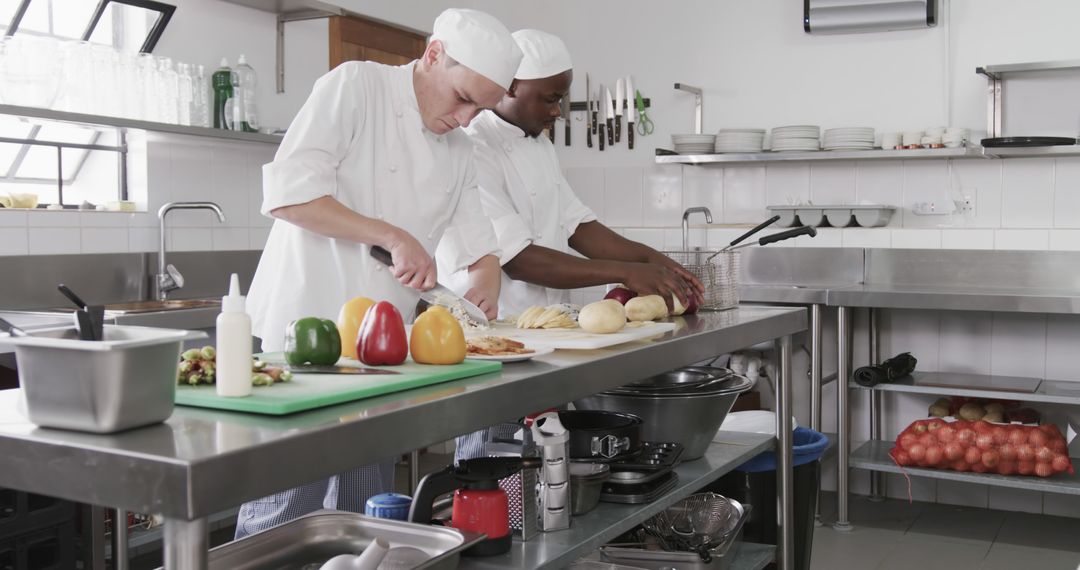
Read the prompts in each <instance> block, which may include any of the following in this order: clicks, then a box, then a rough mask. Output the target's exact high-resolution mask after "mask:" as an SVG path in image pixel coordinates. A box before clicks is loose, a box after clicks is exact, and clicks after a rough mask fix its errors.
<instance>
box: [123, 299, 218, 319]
mask: <svg viewBox="0 0 1080 570" xmlns="http://www.w3.org/2000/svg"><path fill="white" fill-rule="evenodd" d="M220 307H221V299H166V300H164V301H132V302H129V303H113V304H110V305H105V312H106V313H112V314H115V315H137V314H140V313H157V312H162V311H181V310H185V309H210V308H214V309H217V308H220Z"/></svg>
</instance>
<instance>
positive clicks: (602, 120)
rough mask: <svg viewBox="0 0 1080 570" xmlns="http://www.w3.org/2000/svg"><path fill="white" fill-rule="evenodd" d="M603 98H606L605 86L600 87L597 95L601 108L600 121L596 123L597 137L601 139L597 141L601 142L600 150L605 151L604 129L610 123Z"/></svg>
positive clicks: (598, 104)
mask: <svg viewBox="0 0 1080 570" xmlns="http://www.w3.org/2000/svg"><path fill="white" fill-rule="evenodd" d="M603 96H604V86H603V85H601V86H600V91H599V93H598V94H597V97H596V105H597V106H598V107H599V108H600V111H599V112H600V116H599V120H597V121H596V129H597V135H596V136H597V137H599V138H598V139H597V140H598V141H600V142H599V145H600V150H604V136H605V135H604V127H606V126H607V122H608V118H607V105H605V104H604V100H603V99H601V97H603Z"/></svg>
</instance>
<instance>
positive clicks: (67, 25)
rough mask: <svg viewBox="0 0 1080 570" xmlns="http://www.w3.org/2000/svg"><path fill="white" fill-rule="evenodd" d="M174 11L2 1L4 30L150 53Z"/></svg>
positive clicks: (132, 4)
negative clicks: (85, 41)
mask: <svg viewBox="0 0 1080 570" xmlns="http://www.w3.org/2000/svg"><path fill="white" fill-rule="evenodd" d="M175 10H176V6H173V5H171V4H165V3H163V2H157V1H155V0H99V1H98V2H96V3H95V2H93V1H92V0H0V32H3V33H4V35H6V36H12V35H14V34H24V35H38V36H48V37H53V38H59V39H66V40H80V39H81V40H87V41H90V42H91V43H97V44H103V45H108V46H112V47H115V48H117V49H119V50H122V51H141V52H144V53H150V52H152V51H154V46H155V45H156V44H157V41H158V39H159V38H160V37H161V33H162V32H163V31H164V30H165V27H166V26H168V24H169V20H170V19H171V18H172V14H173V12H174V11H175Z"/></svg>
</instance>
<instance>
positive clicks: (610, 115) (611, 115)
mask: <svg viewBox="0 0 1080 570" xmlns="http://www.w3.org/2000/svg"><path fill="white" fill-rule="evenodd" d="M604 107H605V108H606V109H607V112H606V113H604V118H605V119H606V120H607V143H608V146H615V128H614V125H613V124H612V123H613V122H614V121H615V105H614V104H613V103H612V102H611V90H610V89H608V88H607V87H605V88H604Z"/></svg>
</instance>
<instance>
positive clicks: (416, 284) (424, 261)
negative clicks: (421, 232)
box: [384, 230, 436, 291]
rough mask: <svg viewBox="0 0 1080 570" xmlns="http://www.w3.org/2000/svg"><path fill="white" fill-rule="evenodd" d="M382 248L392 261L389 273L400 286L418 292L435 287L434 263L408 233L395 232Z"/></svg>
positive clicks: (422, 247)
mask: <svg viewBox="0 0 1080 570" xmlns="http://www.w3.org/2000/svg"><path fill="white" fill-rule="evenodd" d="M384 247H385V248H386V249H387V250H389V251H390V257H392V258H393V260H394V265H392V266H391V267H390V272H391V273H392V274H393V276H394V278H396V279H397V280H398V281H400V282H401V284H402V285H405V286H406V287H412V288H413V289H418V290H420V291H427V290H428V289H431V288H432V287H434V286H435V282H436V274H435V262H434V261H433V260H432V259H431V256H430V255H428V252H427V250H425V249H424V246H422V245H420V242H418V241H416V238H414V237H412V235H410V234H409V232H407V231H404V230H400V231H398V232H395V234H394V235H393V236H392V237H391V239H389V240H387V243H386V244H385V245H384Z"/></svg>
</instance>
